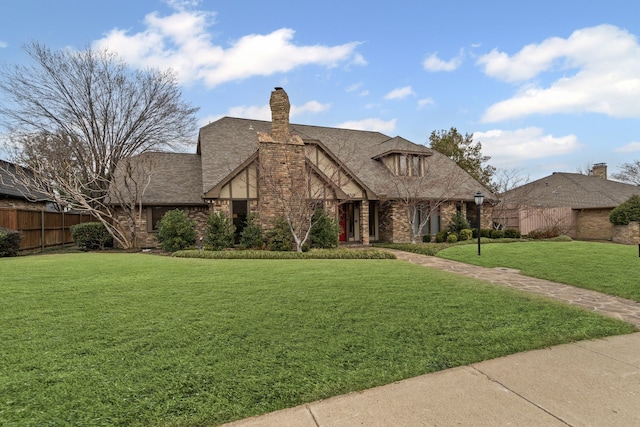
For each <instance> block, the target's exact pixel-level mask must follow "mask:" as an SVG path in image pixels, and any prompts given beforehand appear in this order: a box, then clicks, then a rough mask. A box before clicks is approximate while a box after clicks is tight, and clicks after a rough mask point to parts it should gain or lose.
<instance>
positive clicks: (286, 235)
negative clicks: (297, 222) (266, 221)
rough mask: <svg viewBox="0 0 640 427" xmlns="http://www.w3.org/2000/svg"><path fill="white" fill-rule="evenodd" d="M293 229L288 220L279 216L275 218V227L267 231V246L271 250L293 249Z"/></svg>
mask: <svg viewBox="0 0 640 427" xmlns="http://www.w3.org/2000/svg"><path fill="white" fill-rule="evenodd" d="M291 239H292V236H291V230H290V229H289V224H288V223H287V221H286V220H285V219H284V218H282V217H278V218H275V219H274V220H273V228H272V229H271V230H269V231H267V248H268V249H269V250H270V251H290V250H291V247H292V245H291Z"/></svg>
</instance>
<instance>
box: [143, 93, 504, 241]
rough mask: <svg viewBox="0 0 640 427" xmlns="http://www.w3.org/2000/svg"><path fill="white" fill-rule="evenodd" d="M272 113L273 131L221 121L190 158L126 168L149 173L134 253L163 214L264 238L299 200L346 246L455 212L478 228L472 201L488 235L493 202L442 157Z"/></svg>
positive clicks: (278, 104)
mask: <svg viewBox="0 0 640 427" xmlns="http://www.w3.org/2000/svg"><path fill="white" fill-rule="evenodd" d="M270 106H271V112H272V121H271V122H268V121H261V120H249V119H240V118H232V117H223V118H221V119H219V120H217V121H215V122H213V123H210V124H208V125H206V126H204V127H202V128H201V129H200V132H199V136H198V143H197V149H196V152H195V153H194V154H183V153H145V154H141V155H139V156H137V157H136V158H133V159H132V161H133V162H134V164H142V163H145V162H146V163H147V164H149V165H152V169H153V172H152V173H150V174H149V177H150V181H149V185H148V186H147V187H146V189H145V191H144V193H143V195H142V197H141V200H139V202H141V204H142V206H143V215H142V222H143V223H144V224H141V227H140V229H141V231H142V232H138V238H139V239H140V242H141V246H142V247H151V246H156V245H157V242H155V239H154V230H155V229H156V227H157V224H158V221H159V220H160V219H161V218H162V216H163V215H164V213H166V212H167V211H168V210H171V209H175V208H181V209H184V210H186V211H187V212H188V213H189V215H190V216H191V217H192V218H193V219H195V220H196V223H197V231H198V235H199V236H202V235H203V234H204V229H205V223H206V219H207V217H208V215H209V214H210V213H212V212H225V213H226V214H227V215H229V216H230V217H231V218H233V221H234V224H235V225H236V227H237V228H238V229H241V228H242V227H243V226H244V222H245V220H246V218H247V215H248V214H249V213H253V214H255V215H256V217H257V218H258V220H259V221H260V223H261V224H262V225H263V227H265V228H269V226H270V224H271V223H272V221H273V219H274V218H276V217H277V216H280V215H283V214H284V210H285V209H287V207H286V206H285V205H287V204H289V205H295V204H296V203H297V202H298V201H299V200H300V199H304V203H306V204H309V203H311V204H312V205H313V206H315V207H318V206H322V207H324V209H325V211H326V212H328V213H329V214H330V215H333V216H334V217H335V218H336V219H337V220H338V222H339V224H340V227H341V234H340V241H341V242H344V243H349V242H353V243H359V244H364V245H367V244H369V243H370V242H376V241H386V242H408V241H409V240H410V239H411V236H412V234H413V235H414V236H415V234H416V231H417V232H418V234H435V233H437V232H438V231H440V229H441V228H443V227H445V226H446V224H447V222H448V221H449V219H450V218H451V216H452V215H453V214H454V213H455V212H456V211H461V212H464V214H465V215H468V218H469V219H470V220H471V221H472V222H473V223H475V224H477V218H476V217H475V215H476V214H475V212H476V206H475V203H474V194H475V193H476V192H478V191H479V192H482V193H483V194H484V195H485V208H483V215H482V219H481V224H482V227H490V226H491V212H490V210H491V209H490V205H491V201H492V199H495V196H494V195H493V194H492V193H491V191H490V190H488V189H487V188H485V187H483V186H482V185H481V184H480V183H479V182H477V181H476V180H475V179H473V178H472V177H471V176H470V175H469V174H467V173H466V172H465V171H464V170H462V169H461V168H459V167H458V166H457V165H456V164H455V163H454V162H453V161H451V160H450V159H449V158H447V157H446V156H444V155H442V154H440V153H438V152H436V151H434V150H432V149H430V148H428V147H426V146H424V145H419V144H415V143H413V142H411V141H408V140H406V139H404V138H401V137H398V136H396V137H390V136H387V135H384V134H382V133H380V132H370V131H361V130H349V129H341V128H330V127H321V126H311V125H301V124H290V123H289V109H290V104H289V98H288V95H287V93H286V92H285V91H284V90H283V89H282V88H275V90H274V91H273V92H272V93H271V99H270ZM417 202H419V203H417ZM411 207H413V209H411ZM416 207H417V208H416ZM427 207H428V208H427ZM410 215H413V217H410ZM420 216H425V217H424V218H419V217H420ZM412 218H413V220H412ZM416 218H417V219H416ZM418 226H422V227H421V229H420V230H414V232H413V233H412V231H411V228H412V227H413V228H416V227H418Z"/></svg>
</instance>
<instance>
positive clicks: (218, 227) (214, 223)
mask: <svg viewBox="0 0 640 427" xmlns="http://www.w3.org/2000/svg"><path fill="white" fill-rule="evenodd" d="M235 232H236V227H235V226H234V225H233V222H232V221H231V219H230V218H229V217H228V216H227V215H226V214H225V213H224V212H215V213H213V214H211V215H209V218H207V230H206V234H205V236H204V247H205V249H207V250H210V251H211V250H212V251H221V250H223V249H226V248H231V247H233V243H234V242H235Z"/></svg>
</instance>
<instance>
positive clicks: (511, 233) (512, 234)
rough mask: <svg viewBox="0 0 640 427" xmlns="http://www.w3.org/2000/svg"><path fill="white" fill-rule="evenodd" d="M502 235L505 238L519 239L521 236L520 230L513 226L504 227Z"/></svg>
mask: <svg viewBox="0 0 640 427" xmlns="http://www.w3.org/2000/svg"><path fill="white" fill-rule="evenodd" d="M504 237H505V238H507V239H519V238H520V237H521V236H520V232H519V231H518V230H516V229H515V228H505V229H504Z"/></svg>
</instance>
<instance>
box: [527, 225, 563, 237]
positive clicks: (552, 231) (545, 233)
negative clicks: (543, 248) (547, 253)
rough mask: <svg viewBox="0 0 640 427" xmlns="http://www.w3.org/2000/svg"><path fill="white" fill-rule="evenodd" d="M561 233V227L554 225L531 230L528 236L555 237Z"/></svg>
mask: <svg viewBox="0 0 640 427" xmlns="http://www.w3.org/2000/svg"><path fill="white" fill-rule="evenodd" d="M561 234H562V233H561V232H560V228H558V227H555V226H554V227H547V228H541V229H538V230H533V231H530V232H529V235H528V237H529V238H530V239H553V238H554V237H558V236H560V235H561Z"/></svg>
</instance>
